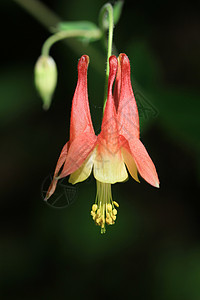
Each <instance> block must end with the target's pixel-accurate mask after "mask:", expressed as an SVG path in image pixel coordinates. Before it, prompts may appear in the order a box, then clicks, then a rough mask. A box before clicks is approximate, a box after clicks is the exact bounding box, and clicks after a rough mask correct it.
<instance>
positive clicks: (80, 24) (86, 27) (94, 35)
mask: <svg viewBox="0 0 200 300" xmlns="http://www.w3.org/2000/svg"><path fill="white" fill-rule="evenodd" d="M56 31H57V32H62V31H68V32H70V31H71V32H73V31H74V32H78V31H80V32H82V33H84V32H85V34H81V33H80V37H79V38H81V40H83V41H89V42H91V41H96V40H99V39H100V38H101V30H100V29H99V27H98V26H97V25H96V24H94V23H92V22H89V21H75V22H74V21H72V22H60V23H58V25H57V28H56Z"/></svg>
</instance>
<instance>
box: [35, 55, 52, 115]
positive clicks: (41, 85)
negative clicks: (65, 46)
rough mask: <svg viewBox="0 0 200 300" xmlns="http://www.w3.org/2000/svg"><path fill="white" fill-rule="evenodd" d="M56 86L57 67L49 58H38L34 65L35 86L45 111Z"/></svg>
mask: <svg viewBox="0 0 200 300" xmlns="http://www.w3.org/2000/svg"><path fill="white" fill-rule="evenodd" d="M56 84H57V67H56V63H55V61H54V60H53V58H52V57H51V56H40V57H39V58H38V60H37V62H36V65H35V86H36V89H37V91H38V92H39V94H40V96H41V98H42V100H43V108H44V109H45V110H47V109H48V108H49V107H50V105H51V99H52V96H53V93H54V90H55V88H56Z"/></svg>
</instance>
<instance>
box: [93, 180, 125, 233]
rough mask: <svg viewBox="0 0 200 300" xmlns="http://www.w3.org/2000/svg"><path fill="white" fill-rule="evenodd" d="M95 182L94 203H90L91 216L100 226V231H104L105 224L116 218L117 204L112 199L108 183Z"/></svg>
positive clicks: (109, 223) (110, 223)
mask: <svg viewBox="0 0 200 300" xmlns="http://www.w3.org/2000/svg"><path fill="white" fill-rule="evenodd" d="M96 182H97V195H96V200H95V203H94V204H93V205H92V210H91V216H92V218H93V220H94V222H95V223H96V225H98V226H101V233H105V232H106V227H105V225H106V223H107V225H113V224H114V223H115V220H116V215H117V209H116V208H115V206H116V207H119V204H118V203H117V202H115V201H113V200H112V191H111V184H110V183H103V182H100V181H98V180H97V181H96Z"/></svg>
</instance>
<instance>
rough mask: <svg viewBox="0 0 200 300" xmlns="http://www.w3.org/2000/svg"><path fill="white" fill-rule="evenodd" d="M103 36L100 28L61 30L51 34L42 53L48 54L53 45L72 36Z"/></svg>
mask: <svg viewBox="0 0 200 300" xmlns="http://www.w3.org/2000/svg"><path fill="white" fill-rule="evenodd" d="M100 36H101V31H100V30H93V31H90V32H88V31H86V30H70V31H60V32H57V33H55V34H54V35H52V36H50V37H49V38H48V39H47V40H46V41H45V42H44V44H43V46H42V55H45V56H48V55H49V51H50V48H51V46H52V45H53V44H54V43H56V42H58V41H61V40H63V39H66V38H71V37H85V38H88V39H89V38H99V37H100Z"/></svg>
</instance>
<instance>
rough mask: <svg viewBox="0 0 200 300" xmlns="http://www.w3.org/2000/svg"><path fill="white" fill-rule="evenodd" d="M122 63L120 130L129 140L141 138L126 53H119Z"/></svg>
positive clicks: (119, 107)
mask: <svg viewBox="0 0 200 300" xmlns="http://www.w3.org/2000/svg"><path fill="white" fill-rule="evenodd" d="M119 60H120V64H121V89H120V96H119V106H118V111H117V115H118V122H119V132H120V135H123V136H124V137H125V138H126V139H127V140H129V139H130V138H131V137H132V136H134V137H137V138H139V135H140V132H139V115H138V109H137V105H136V101H135V97H134V94H133V90H132V86H131V78H130V62H129V59H128V57H127V55H126V54H123V53H121V54H120V55H119Z"/></svg>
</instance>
